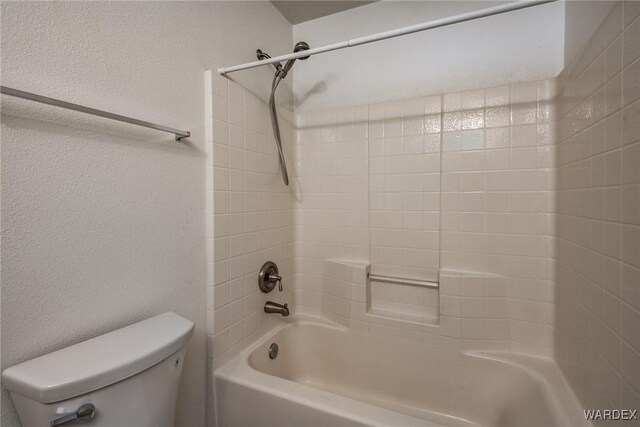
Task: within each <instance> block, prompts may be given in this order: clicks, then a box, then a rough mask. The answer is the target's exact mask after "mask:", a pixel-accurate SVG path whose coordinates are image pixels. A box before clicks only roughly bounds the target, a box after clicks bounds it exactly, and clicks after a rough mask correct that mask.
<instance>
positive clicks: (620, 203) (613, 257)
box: [555, 1, 640, 409]
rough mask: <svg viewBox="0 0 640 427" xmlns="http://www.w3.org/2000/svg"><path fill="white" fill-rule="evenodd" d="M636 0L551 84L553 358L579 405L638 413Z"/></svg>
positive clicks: (622, 5)
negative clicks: (554, 91)
mask: <svg viewBox="0 0 640 427" xmlns="http://www.w3.org/2000/svg"><path fill="white" fill-rule="evenodd" d="M639 15H640V2H633V1H631V2H619V3H618V4H617V5H616V7H615V8H614V9H613V10H612V12H611V14H610V15H609V16H608V17H607V19H606V20H605V21H604V22H603V24H602V25H601V26H600V28H599V29H598V30H597V31H596V32H595V33H594V35H593V37H592V39H591V40H590V41H589V43H588V45H587V46H586V48H585V49H584V50H583V51H582V52H581V54H580V55H578V57H577V58H576V59H575V60H574V61H573V62H572V63H571V64H570V65H569V66H568V67H567V68H566V69H565V71H564V72H563V73H562V75H561V77H560V79H559V80H560V88H561V97H560V102H559V106H560V108H559V116H560V121H559V125H560V126H559V140H560V143H559V146H558V166H559V169H558V171H559V173H558V182H557V185H558V192H557V211H558V222H557V233H558V243H557V248H558V249H557V273H556V275H557V286H556V341H555V356H556V360H557V361H558V364H559V365H560V367H561V368H562V370H563V371H564V373H565V375H566V376H567V378H568V380H569V382H570V383H571V385H572V386H573V389H574V390H575V391H576V394H577V395H578V397H579V398H580V400H581V401H582V404H583V405H584V406H585V407H586V408H629V409H636V408H640V19H639V18H638V16H639Z"/></svg>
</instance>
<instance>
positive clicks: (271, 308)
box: [264, 301, 289, 316]
mask: <svg viewBox="0 0 640 427" xmlns="http://www.w3.org/2000/svg"><path fill="white" fill-rule="evenodd" d="M264 312H265V313H280V314H282V315H283V316H288V315H289V306H288V305H287V304H284V305H282V304H278V303H277V302H273V301H267V302H266V303H265V304H264Z"/></svg>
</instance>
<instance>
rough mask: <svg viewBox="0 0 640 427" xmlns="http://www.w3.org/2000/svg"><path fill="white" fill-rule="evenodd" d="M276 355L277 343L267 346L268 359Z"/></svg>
mask: <svg viewBox="0 0 640 427" xmlns="http://www.w3.org/2000/svg"><path fill="white" fill-rule="evenodd" d="M276 357H278V344H276V343H273V344H271V345H270V346H269V359H275V358H276Z"/></svg>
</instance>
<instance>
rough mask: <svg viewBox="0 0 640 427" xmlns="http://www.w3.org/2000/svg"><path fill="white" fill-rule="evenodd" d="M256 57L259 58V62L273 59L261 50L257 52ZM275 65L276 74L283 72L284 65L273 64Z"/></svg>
mask: <svg viewBox="0 0 640 427" xmlns="http://www.w3.org/2000/svg"><path fill="white" fill-rule="evenodd" d="M256 56H257V57H258V60H260V61H262V60H265V59H271V55H269V54H268V53H266V52H263V51H262V50H261V49H257V50H256ZM271 65H273V67H274V68H275V69H276V72H277V73H279V72H281V71H282V64H281V63H279V62H276V63H275V64H271Z"/></svg>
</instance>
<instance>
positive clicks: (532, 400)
mask: <svg viewBox="0 0 640 427" xmlns="http://www.w3.org/2000/svg"><path fill="white" fill-rule="evenodd" d="M274 342H275V343H277V344H278V346H279V350H280V351H279V354H278V356H277V358H276V359H274V360H271V359H270V358H269V356H268V349H269V346H270V345H271V343H274ZM215 394H216V396H215V399H216V418H217V423H218V426H220V427H222V426H229V427H243V426H247V427H248V426H251V427H263V426H265V427H266V426H274V427H276V426H277V427H288V426H291V427H293V426H295V427H303V426H318V427H320V426H322V427H325V426H326V427H328V426H332V427H333V426H487V427H488V426H494V427H503V426H504V427H506V426H509V427H517V426H528V427H532V426H540V427H542V426H544V427H565V426H581V425H589V424H588V423H587V422H586V421H585V420H584V418H583V412H582V409H581V407H580V406H579V405H578V403H577V400H576V398H575V396H574V395H573V393H572V391H571V389H570V388H569V387H568V385H567V384H566V382H565V380H564V378H563V377H562V375H561V374H560V371H559V370H558V368H557V367H556V365H555V364H554V363H553V362H552V361H550V360H546V359H540V358H532V357H526V356H518V355H510V354H500V355H497V354H487V353H462V352H460V351H458V350H454V349H450V348H442V347H440V346H435V345H433V344H429V343H418V342H412V341H408V340H401V339H395V338H390V337H381V336H376V335H373V334H371V333H365V332H355V331H352V330H348V329H343V328H340V327H336V326H333V325H329V324H326V323H324V322H322V321H308V320H295V321H291V322H289V323H288V324H286V325H283V326H281V327H279V328H278V329H276V330H275V331H274V332H273V333H272V334H270V336H269V337H267V338H265V339H264V340H262V341H260V342H258V343H257V344H255V345H253V346H250V347H249V348H247V349H246V350H245V351H244V352H242V353H241V354H240V355H239V356H238V357H236V358H235V359H233V360H231V361H230V362H229V363H227V364H225V365H224V366H222V367H220V368H219V369H217V370H216V372H215Z"/></svg>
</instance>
